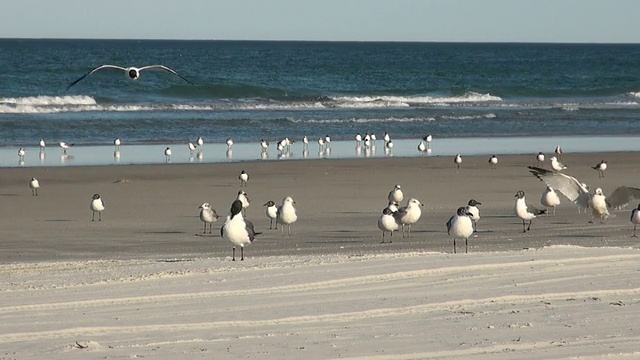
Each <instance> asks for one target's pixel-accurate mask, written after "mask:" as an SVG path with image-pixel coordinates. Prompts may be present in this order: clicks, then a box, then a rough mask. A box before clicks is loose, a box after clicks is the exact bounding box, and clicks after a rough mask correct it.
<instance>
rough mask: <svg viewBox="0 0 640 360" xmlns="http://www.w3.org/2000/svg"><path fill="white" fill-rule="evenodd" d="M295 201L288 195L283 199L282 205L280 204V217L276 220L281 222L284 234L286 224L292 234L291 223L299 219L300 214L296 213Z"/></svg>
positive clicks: (288, 232) (288, 231) (289, 233)
mask: <svg viewBox="0 0 640 360" xmlns="http://www.w3.org/2000/svg"><path fill="white" fill-rule="evenodd" d="M295 203H296V202H295V201H293V198H292V197H291V196H287V197H286V198H284V199H283V200H282V205H280V206H278V217H277V219H276V222H277V223H278V224H280V225H281V226H280V230H281V231H282V236H284V226H285V225H287V234H288V235H289V236H291V224H293V223H294V222H296V221H298V215H297V214H296V208H295V207H294V206H293V205H295Z"/></svg>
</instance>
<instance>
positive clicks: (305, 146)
mask: <svg viewBox="0 0 640 360" xmlns="http://www.w3.org/2000/svg"><path fill="white" fill-rule="evenodd" d="M302 148H303V149H308V148H309V138H308V137H307V135H305V136H304V137H303V138H302Z"/></svg>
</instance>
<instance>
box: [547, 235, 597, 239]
mask: <svg viewBox="0 0 640 360" xmlns="http://www.w3.org/2000/svg"><path fill="white" fill-rule="evenodd" d="M556 236H557V237H559V238H566V239H571V238H583V239H596V238H598V239H599V238H601V237H602V235H589V234H571V235H556Z"/></svg>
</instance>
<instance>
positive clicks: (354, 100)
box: [331, 92, 502, 107]
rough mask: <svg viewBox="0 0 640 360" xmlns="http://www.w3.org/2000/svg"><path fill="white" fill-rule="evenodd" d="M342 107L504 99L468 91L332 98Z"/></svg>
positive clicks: (434, 103) (443, 103) (438, 103)
mask: <svg viewBox="0 0 640 360" xmlns="http://www.w3.org/2000/svg"><path fill="white" fill-rule="evenodd" d="M331 99H333V100H334V101H336V102H337V106H341V107H349V106H351V107H394V106H398V107H401V106H403V107H404V106H412V105H438V106H443V105H444V106H447V105H449V104H452V103H453V104H456V103H471V102H488V101H502V98H500V97H499V96H493V95H491V94H480V93H476V92H467V93H465V94H464V95H463V96H449V97H446V96H340V97H333V98H331Z"/></svg>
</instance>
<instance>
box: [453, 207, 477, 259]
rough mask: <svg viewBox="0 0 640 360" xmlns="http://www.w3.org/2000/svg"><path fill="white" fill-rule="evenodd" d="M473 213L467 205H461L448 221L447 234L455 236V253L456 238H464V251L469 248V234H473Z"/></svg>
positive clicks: (454, 248)
mask: <svg viewBox="0 0 640 360" xmlns="http://www.w3.org/2000/svg"><path fill="white" fill-rule="evenodd" d="M471 216H472V215H471V213H469V212H468V211H467V208H465V207H459V208H458V211H457V212H456V214H455V215H453V216H452V217H451V218H450V219H449V221H447V234H449V235H451V236H453V253H454V254H455V253H456V239H464V252H465V253H466V252H467V251H468V248H469V236H471V235H472V234H473V223H472V221H471Z"/></svg>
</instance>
